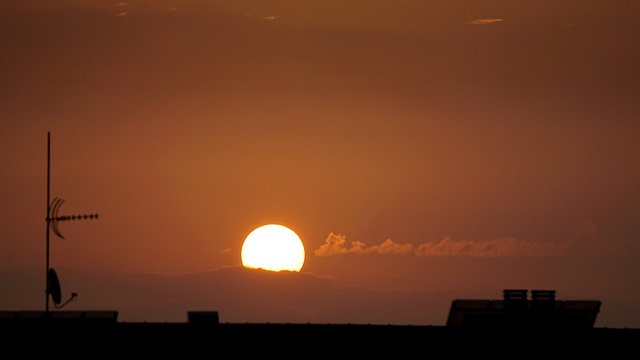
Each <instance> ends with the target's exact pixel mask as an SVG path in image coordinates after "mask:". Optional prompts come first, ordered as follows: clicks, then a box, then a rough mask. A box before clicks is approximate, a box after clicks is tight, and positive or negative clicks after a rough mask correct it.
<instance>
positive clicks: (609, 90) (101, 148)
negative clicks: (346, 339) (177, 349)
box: [0, 0, 640, 327]
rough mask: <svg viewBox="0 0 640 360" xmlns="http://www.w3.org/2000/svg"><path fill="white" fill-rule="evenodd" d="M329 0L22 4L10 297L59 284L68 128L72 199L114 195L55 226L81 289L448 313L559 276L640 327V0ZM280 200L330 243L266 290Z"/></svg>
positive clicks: (8, 67) (16, 29) (229, 305)
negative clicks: (49, 207) (252, 254)
mask: <svg viewBox="0 0 640 360" xmlns="http://www.w3.org/2000/svg"><path fill="white" fill-rule="evenodd" d="M312 3H313V4H310V2H300V1H287V0H278V1H258V0H249V1H232V0H226V1H216V0H173V1H171V0H167V1H151V0H145V1H135V0H131V1H126V2H124V1H123V2H118V1H103V0H85V1H82V0H77V1H75V0H64V1H56V2H55V4H52V3H51V2H50V1H37V0H25V1H22V0H21V1H14V2H3V3H1V4H0V53H1V54H2V56H0V72H1V75H2V76H1V79H2V80H1V81H0V109H2V119H3V120H2V131H0V167H1V168H2V173H1V176H0V194H1V195H2V203H1V204H0V218H1V219H2V220H0V230H1V233H0V234H1V238H0V239H1V241H0V290H1V291H0V308H18V307H35V308H39V307H40V306H41V305H42V303H43V302H44V299H43V296H42V292H43V291H44V289H43V287H44V279H43V278H44V260H45V230H46V228H45V221H44V219H45V217H46V207H45V206H46V201H45V200H46V151H47V147H46V145H47V132H48V131H51V142H52V146H51V150H52V158H51V161H52V164H51V166H52V168H51V192H52V194H51V195H52V197H60V198H62V199H64V200H65V203H64V205H63V206H62V208H61V213H65V214H83V213H99V215H100V218H99V220H92V221H89V220H87V221H81V222H80V221H76V222H65V223H61V224H60V230H61V232H62V233H63V234H64V235H65V237H66V239H65V240H62V239H58V238H55V237H53V239H52V246H51V263H52V266H54V267H55V268H56V269H58V270H59V275H60V277H61V280H62V282H63V286H64V287H65V289H67V290H66V291H76V292H78V293H79V294H80V296H79V300H78V301H77V302H74V303H73V304H71V305H69V307H73V308H75V309H85V308H93V307H107V308H118V309H121V310H122V314H123V315H122V316H124V318H125V319H135V320H145V319H156V320H157V319H168V320H174V319H176V318H180V317H181V316H186V315H184V311H185V310H186V309H190V308H195V307H206V308H214V309H219V310H220V311H221V320H222V321H242V322H245V321H250V322H251V321H271V322H278V321H285V320H286V321H302V322H307V321H314V322H315V321H318V322H383V323H402V324H404V323H415V324H442V323H444V321H445V319H446V315H447V314H446V312H447V311H448V306H449V304H450V302H451V300H453V298H455V297H458V296H464V297H482V298H485V297H499V296H501V291H502V289H503V288H507V287H517V288H533V287H537V288H554V289H555V290H557V292H558V297H560V298H582V299H594V298H595V299H601V300H603V301H604V304H603V311H602V313H601V314H600V317H599V322H598V325H601V326H621V327H623V326H627V327H640V289H638V286H637V284H638V281H639V280H640V261H638V260H640V221H639V217H640V202H639V200H640V195H639V194H640V193H639V192H638V191H637V189H638V184H640V146H639V145H638V141H637V138H638V135H637V134H639V133H640V121H638V118H639V115H640V101H638V100H639V99H640V85H639V84H640V70H639V69H638V64H640V47H639V46H638V45H637V34H638V33H640V23H638V21H637V20H636V15H637V13H638V11H640V3H638V2H637V1H631V0H612V1H593V2H589V3H585V2H583V1H577V0H559V1H558V0H554V1H550V0H549V1H547V0H537V1H534V0H525V1H518V2H514V1H511V0H491V1H488V0H481V1H471V0H467V1H465V0H447V1H444V0H400V1H391V0H371V1H337V0H336V1H334V0H329V1H322V2H312ZM265 223H280V224H283V225H286V226H288V227H290V228H291V229H293V230H294V231H296V232H297V233H298V235H299V236H300V237H301V239H302V240H303V242H304V245H305V248H306V251H307V258H306V262H305V266H304V267H303V269H302V271H301V273H300V274H293V275H296V276H297V278H296V277H293V278H291V279H290V278H286V279H284V280H282V282H278V285H274V286H271V287H269V288H270V289H272V290H271V291H275V290H273V288H277V289H282V291H283V293H287V294H290V293H289V292H288V291H295V292H296V294H298V295H296V296H288V297H287V300H286V302H287V304H286V306H283V308H285V309H284V310H282V309H281V311H273V309H270V310H269V311H265V312H264V313H259V312H258V311H257V310H255V311H254V310H251V311H249V310H248V309H249V308H254V309H255V304H253V303H251V300H250V298H253V297H255V296H253V295H255V294H261V292H260V291H263V292H267V290H264V289H263V288H261V287H260V285H259V284H260V281H263V282H264V283H269V284H271V283H270V281H279V280H274V279H270V278H269V279H268V280H264V279H262V280H260V279H256V278H253V277H251V276H248V275H245V274H242V272H237V270H238V269H237V268H236V267H237V266H238V265H239V264H240V250H241V246H242V242H243V240H244V238H245V237H246V236H247V235H248V234H249V233H250V232H251V231H252V230H253V229H254V228H256V227H258V226H260V225H262V224H265ZM79 269H84V270H79ZM94 272H95V273H94ZM83 274H85V277H86V274H95V278H88V279H87V278H83ZM120 274H128V276H124V275H120ZM40 275H42V276H40ZM273 275H276V274H269V275H268V276H271V277H273ZM278 275H281V274H278ZM147 276H148V277H152V279H149V278H146V277H147ZM265 276H267V275H265ZM192 277H196V278H197V279H193V278H192ZM208 277H211V279H209V278H208ZM16 279H25V280H24V281H22V280H21V281H18V280H16ZM207 279H208V280H207ZM101 280H102V281H101ZM120 282H122V284H120ZM289 282H292V284H289ZM125 283H126V284H125ZM119 284H120V285H119ZM140 284H148V285H145V286H148V287H149V288H148V289H147V288H146V287H144V289H142V290H140V287H141V285H140ZM189 284H191V286H192V288H189ZM234 284H235V285H234ZM285 285H287V286H291V287H287V288H286V289H288V290H284V289H285ZM207 286H210V287H211V288H210V289H209V291H207V292H204V291H203V292H198V291H199V290H198V291H196V290H193V292H188V291H187V289H195V288H201V287H207ZM96 287H97V288H96ZM281 287H282V288H281ZM131 289H139V294H137V296H136V297H135V299H132V298H131V297H132V296H133V295H130V296H127V294H133V293H134V292H132V291H131ZM152 289H153V290H152ZM178 289H180V290H179V291H181V292H185V295H181V296H179V297H177V295H176V293H177V292H178ZM243 289H244V290H243ZM257 289H261V290H257ZM290 289H295V290H290ZM100 291H108V293H109V295H108V296H107V295H104V294H103V293H100ZM186 292H188V293H189V294H186ZM83 294H84V295H83ZM116 294H118V295H116ZM222 294H225V295H224V296H223V295H222ZM247 294H250V295H251V296H250V295H247ZM278 294H279V295H278ZM278 294H274V295H273V299H274V300H273V303H274V304H277V303H278V301H281V300H282V299H281V298H279V297H278V296H282V293H278ZM234 296H236V297H240V298H244V299H243V300H242V301H238V300H237V298H234ZM176 297H177V298H176ZM264 297H265V298H266V297H267V295H264ZM296 299H297V302H295V303H294V300H296ZM147 302H151V303H152V304H150V303H147ZM289 302H291V303H289ZM410 303H411V305H409V304H410ZM171 304H173V305H171ZM238 304H244V306H245V307H242V306H241V305H238ZM336 304H341V305H336ZM274 306H276V305H274ZM143 309H147V310H146V312H145V310H143ZM391 309H399V310H397V312H396V310H391ZM403 311H404V312H403ZM225 315H227V316H225ZM269 316H272V317H271V318H270V317H269Z"/></svg>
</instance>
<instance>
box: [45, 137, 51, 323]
mask: <svg viewBox="0 0 640 360" xmlns="http://www.w3.org/2000/svg"><path fill="white" fill-rule="evenodd" d="M50 186H51V132H50V131H49V132H47V217H46V220H47V255H46V256H47V266H46V271H47V274H46V276H45V281H46V284H45V289H46V290H45V303H44V304H45V305H44V311H45V312H46V313H48V312H49V293H50V291H51V289H49V222H50V221H51V219H50V218H49V215H50V212H51V209H50V206H51V202H50V201H49V197H50V192H49V189H50Z"/></svg>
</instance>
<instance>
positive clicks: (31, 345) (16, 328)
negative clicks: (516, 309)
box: [0, 319, 640, 359]
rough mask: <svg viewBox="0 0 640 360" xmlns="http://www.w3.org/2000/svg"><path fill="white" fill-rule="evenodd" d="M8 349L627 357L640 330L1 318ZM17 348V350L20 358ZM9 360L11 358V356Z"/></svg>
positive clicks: (192, 354)
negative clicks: (128, 321) (131, 321)
mask: <svg viewBox="0 0 640 360" xmlns="http://www.w3.org/2000/svg"><path fill="white" fill-rule="evenodd" d="M0 331H1V337H0V339H1V342H2V347H3V349H5V350H4V351H5V352H7V351H9V349H11V353H12V354H14V356H13V357H12V358H18V356H17V355H16V354H18V355H28V353H30V352H34V353H35V354H45V353H48V354H49V355H46V356H47V357H49V356H53V357H54V358H103V357H107V356H108V357H110V358H112V357H113V356H118V357H120V358H122V357H124V358H128V357H129V356H130V355H136V356H144V357H145V358H147V357H149V356H153V357H156V356H162V357H163V358H166V357H167V356H171V357H174V356H180V358H185V359H186V358H188V359H191V358H207V359H211V358H245V357H254V356H259V357H269V358H272V357H276V358H317V357H318V356H323V357H327V356H330V357H332V358H334V357H337V358H342V357H344V356H347V355H348V356H358V358H362V357H375V358H380V357H388V358H395V359H397V358H423V359H427V358H436V357H437V358H443V357H445V356H446V358H453V359H456V358H462V357H470V356H473V357H476V356H482V357H483V358H484V357H487V356H489V357H491V358H510V359H511V358H513V359H517V358H531V357H533V356H535V357H545V358H553V359H556V358H560V357H565V356H566V357H568V358H571V359H577V358H583V357H588V358H590V359H591V358H598V357H600V358H607V359H617V358H623V357H624V358H627V357H628V356H631V355H632V354H637V348H638V346H639V345H640V329H609V328H590V329H570V328H556V329H554V328H518V327H511V328H506V327H488V328H483V327H451V326H397V325H357V324H269V323H247V324H243V323H217V322H207V321H202V322H200V323H198V322H185V323H127V322H117V321H108V320H104V319H103V320H93V321H86V320H78V319H72V320H69V319H67V320H61V319H57V320H53V321H52V320H51V319H21V320H15V319H13V320H7V319H4V320H3V321H0ZM15 351H18V352H17V353H16V352H15ZM7 358H8V357H7Z"/></svg>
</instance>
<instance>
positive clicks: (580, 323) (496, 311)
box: [447, 289, 601, 329]
mask: <svg viewBox="0 0 640 360" xmlns="http://www.w3.org/2000/svg"><path fill="white" fill-rule="evenodd" d="M528 293H529V292H528V290H524V289H506V290H504V291H503V295H504V296H503V299H501V300H474V299H469V300H464V299H462V300H453V302H452V303H451V310H450V311H449V317H448V318H447V326H454V327H455V326H461V327H482V328H513V329H517V328H553V329H558V328H563V329H586V328H593V327H594V325H595V322H596V317H597V316H598V313H599V312H600V305H601V302H600V301H598V300H556V292H555V290H532V291H531V299H529V298H528Z"/></svg>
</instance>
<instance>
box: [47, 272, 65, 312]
mask: <svg viewBox="0 0 640 360" xmlns="http://www.w3.org/2000/svg"><path fill="white" fill-rule="evenodd" d="M48 288H49V294H51V298H52V299H53V302H54V303H55V304H56V305H58V304H60V301H62V290H61V289H60V280H58V274H56V271H55V270H53V268H51V269H49V286H48Z"/></svg>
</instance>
